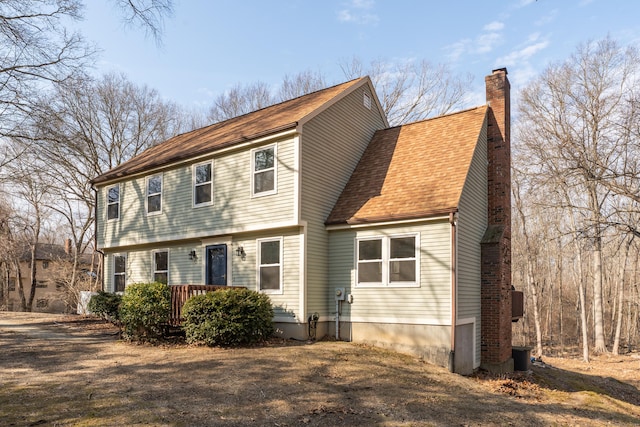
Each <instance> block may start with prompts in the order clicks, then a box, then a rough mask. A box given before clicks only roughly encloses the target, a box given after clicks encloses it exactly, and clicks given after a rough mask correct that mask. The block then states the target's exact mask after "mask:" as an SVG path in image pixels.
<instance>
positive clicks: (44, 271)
mask: <svg viewBox="0 0 640 427" xmlns="http://www.w3.org/2000/svg"><path fill="white" fill-rule="evenodd" d="M72 259H73V256H72V255H71V240H69V239H67V240H66V241H65V244H64V245H59V244H54V243H38V244H37V245H36V252H35V263H36V288H35V297H34V299H33V306H32V311H35V312H44V313H68V312H71V311H73V310H74V309H75V304H76V296H75V291H76V290H74V289H70V287H69V286H68V279H69V276H70V272H71V265H72V263H71V262H72ZM80 262H81V268H82V270H81V271H87V272H88V271H90V270H91V267H90V266H91V260H90V259H89V258H88V257H81V259H80ZM19 266H20V281H21V282H22V289H23V292H24V296H25V298H27V299H28V298H29V293H30V292H31V247H30V246H29V245H25V246H24V248H22V250H21V251H20V255H19ZM7 273H8V276H7V277H8V286H7V291H8V292H7V295H6V308H7V310H9V311H19V310H21V309H22V302H21V297H20V291H19V286H17V284H18V275H17V272H16V271H15V269H13V268H10V269H8V270H7ZM87 277H88V276H87ZM79 282H81V280H79V281H78V283H79Z"/></svg>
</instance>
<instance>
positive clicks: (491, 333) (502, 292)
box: [480, 68, 513, 372]
mask: <svg viewBox="0 0 640 427" xmlns="http://www.w3.org/2000/svg"><path fill="white" fill-rule="evenodd" d="M485 84H486V94H487V103H488V105H489V107H490V108H489V112H488V123H487V125H488V128H487V157H488V159H487V160H488V166H487V175H488V199H489V200H488V212H487V216H488V226H487V230H486V232H485V235H484V237H483V238H482V244H481V253H482V255H481V257H482V258H481V262H482V266H481V291H480V297H481V304H482V306H481V312H482V316H481V325H482V326H481V344H480V345H481V367H482V368H484V369H487V370H490V371H494V372H511V371H513V359H512V356H511V316H512V313H511V136H510V134H511V129H510V128H511V101H510V85H509V80H508V79H507V70H506V68H500V69H497V70H493V73H492V74H491V75H489V76H487V77H485Z"/></svg>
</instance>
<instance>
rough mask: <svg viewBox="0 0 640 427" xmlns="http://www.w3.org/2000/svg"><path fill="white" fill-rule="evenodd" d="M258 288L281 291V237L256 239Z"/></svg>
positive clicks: (267, 290) (272, 291)
mask: <svg viewBox="0 0 640 427" xmlns="http://www.w3.org/2000/svg"><path fill="white" fill-rule="evenodd" d="M258 289H260V290H261V291H266V292H271V293H274V292H281V291H282V238H281V237H277V238H273V239H260V240H258Z"/></svg>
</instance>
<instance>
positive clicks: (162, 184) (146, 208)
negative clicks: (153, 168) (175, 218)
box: [144, 173, 164, 216]
mask: <svg viewBox="0 0 640 427" xmlns="http://www.w3.org/2000/svg"><path fill="white" fill-rule="evenodd" d="M156 177H159V178H160V192H159V193H151V194H149V181H151V179H152V178H156ZM163 189H164V179H163V176H162V174H161V173H157V174H154V175H149V176H148V177H147V178H146V179H145V185H144V194H145V196H144V204H145V211H146V212H147V215H148V216H150V215H160V214H161V213H162V204H163V203H162V190H163ZM153 196H160V209H159V210H157V211H153V212H149V197H153Z"/></svg>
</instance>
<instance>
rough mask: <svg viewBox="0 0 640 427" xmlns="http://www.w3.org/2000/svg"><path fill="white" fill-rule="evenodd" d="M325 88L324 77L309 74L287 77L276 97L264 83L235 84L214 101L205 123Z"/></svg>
mask: <svg viewBox="0 0 640 427" xmlns="http://www.w3.org/2000/svg"><path fill="white" fill-rule="evenodd" d="M325 87H326V84H325V79H324V77H323V76H322V75H321V74H320V73H317V72H312V71H309V70H307V71H302V72H300V73H298V74H294V75H286V76H285V77H284V79H283V80H282V84H281V85H280V87H279V89H277V90H275V93H273V92H274V91H272V89H271V87H270V85H268V84H267V83H265V82H256V83H253V84H249V85H241V84H237V85H235V86H233V87H232V88H231V89H229V90H228V91H226V92H225V93H223V94H221V95H219V96H218V97H217V98H216V99H215V100H214V102H213V105H212V106H211V108H210V109H209V114H208V115H207V119H208V120H209V121H210V122H213V123H217V122H221V121H223V120H227V119H231V118H233V117H237V116H240V115H243V114H247V113H250V112H252V111H256V110H259V109H261V108H265V107H268V106H270V105H273V104H275V103H278V102H283V101H287V100H289V99H293V98H297V97H299V96H302V95H306V94H308V93H311V92H315V91H317V90H320V89H324V88H325Z"/></svg>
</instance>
